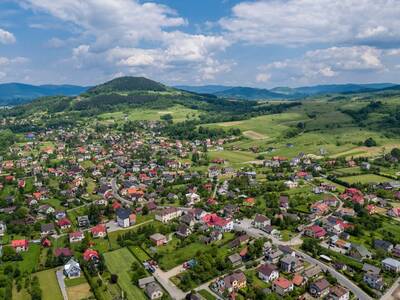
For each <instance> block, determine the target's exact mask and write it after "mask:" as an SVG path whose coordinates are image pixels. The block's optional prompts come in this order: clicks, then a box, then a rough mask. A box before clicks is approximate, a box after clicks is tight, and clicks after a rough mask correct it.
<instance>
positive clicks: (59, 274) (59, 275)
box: [56, 268, 83, 300]
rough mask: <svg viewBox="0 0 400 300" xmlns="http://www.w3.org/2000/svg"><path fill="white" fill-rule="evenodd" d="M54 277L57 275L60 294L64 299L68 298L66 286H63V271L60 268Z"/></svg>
mask: <svg viewBox="0 0 400 300" xmlns="http://www.w3.org/2000/svg"><path fill="white" fill-rule="evenodd" d="M81 276H83V275H81ZM56 277H57V281H58V285H59V286H60V290H61V294H62V295H63V298H64V300H68V294H67V288H66V287H65V282H64V273H63V269H62V268H61V269H59V270H57V272H56Z"/></svg>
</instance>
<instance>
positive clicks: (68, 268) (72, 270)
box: [64, 258, 81, 278]
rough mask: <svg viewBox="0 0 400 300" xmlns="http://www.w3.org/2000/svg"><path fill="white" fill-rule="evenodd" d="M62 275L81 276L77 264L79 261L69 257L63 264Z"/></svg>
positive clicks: (69, 276)
mask: <svg viewBox="0 0 400 300" xmlns="http://www.w3.org/2000/svg"><path fill="white" fill-rule="evenodd" d="M64 275H65V276H67V277H68V278H77V277H80V276H81V267H80V266H79V263H78V262H76V261H75V260H74V259H73V258H71V259H70V260H69V261H68V262H67V263H66V264H65V265H64Z"/></svg>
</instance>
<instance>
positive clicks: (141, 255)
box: [128, 246, 150, 262]
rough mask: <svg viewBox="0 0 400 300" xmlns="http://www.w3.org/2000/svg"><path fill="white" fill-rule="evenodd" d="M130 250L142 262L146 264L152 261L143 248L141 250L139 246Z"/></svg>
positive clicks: (131, 247)
mask: <svg viewBox="0 0 400 300" xmlns="http://www.w3.org/2000/svg"><path fill="white" fill-rule="evenodd" d="M128 248H129V250H130V251H131V252H132V253H133V254H134V255H135V256H136V258H137V259H138V260H140V261H141V262H144V261H147V260H149V259H150V256H149V255H148V254H147V253H146V252H144V250H143V249H142V248H140V247H139V246H130V247H128Z"/></svg>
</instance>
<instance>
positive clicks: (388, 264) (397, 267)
mask: <svg viewBox="0 0 400 300" xmlns="http://www.w3.org/2000/svg"><path fill="white" fill-rule="evenodd" d="M382 267H383V269H385V270H386V271H390V272H395V273H399V272H400V261H398V260H397V259H393V258H390V257H387V258H385V259H384V260H382Z"/></svg>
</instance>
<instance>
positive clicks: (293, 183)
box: [283, 180, 299, 189]
mask: <svg viewBox="0 0 400 300" xmlns="http://www.w3.org/2000/svg"><path fill="white" fill-rule="evenodd" d="M283 184H284V185H285V186H286V187H287V188H289V189H295V188H297V187H298V186H299V183H298V182H297V181H291V180H288V181H285V182H284V183H283Z"/></svg>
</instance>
